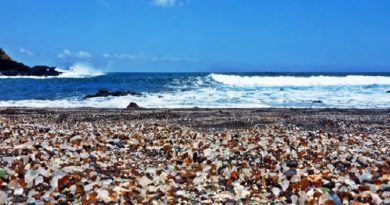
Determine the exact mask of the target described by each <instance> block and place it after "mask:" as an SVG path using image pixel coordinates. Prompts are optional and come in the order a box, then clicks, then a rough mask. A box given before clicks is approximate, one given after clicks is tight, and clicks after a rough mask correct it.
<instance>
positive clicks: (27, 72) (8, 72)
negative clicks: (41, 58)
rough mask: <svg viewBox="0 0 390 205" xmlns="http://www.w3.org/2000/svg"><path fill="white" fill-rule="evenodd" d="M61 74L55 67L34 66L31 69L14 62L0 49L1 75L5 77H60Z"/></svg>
mask: <svg viewBox="0 0 390 205" xmlns="http://www.w3.org/2000/svg"><path fill="white" fill-rule="evenodd" d="M60 74H61V72H58V71H56V70H55V68H54V67H48V66H42V65H40V66H34V67H32V68H31V67H29V66H27V65H24V64H23V63H19V62H16V61H14V60H12V59H11V58H10V57H9V56H8V55H7V54H6V53H5V52H4V51H3V50H2V49H0V75H5V76H58V75H60Z"/></svg>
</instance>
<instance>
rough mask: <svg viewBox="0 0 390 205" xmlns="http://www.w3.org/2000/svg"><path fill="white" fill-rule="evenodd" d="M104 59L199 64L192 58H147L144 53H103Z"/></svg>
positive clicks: (167, 56) (169, 56) (168, 56)
mask: <svg viewBox="0 0 390 205" xmlns="http://www.w3.org/2000/svg"><path fill="white" fill-rule="evenodd" d="M103 58H104V59H115V60H130V61H151V62H188V63H197V62H198V60H196V59H192V58H179V57H177V56H172V55H164V56H155V55H153V56H147V55H145V54H144V53H143V52H139V53H120V54H109V53H103Z"/></svg>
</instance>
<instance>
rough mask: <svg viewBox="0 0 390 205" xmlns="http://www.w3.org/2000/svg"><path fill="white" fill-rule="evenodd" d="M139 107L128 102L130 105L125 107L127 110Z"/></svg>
mask: <svg viewBox="0 0 390 205" xmlns="http://www.w3.org/2000/svg"><path fill="white" fill-rule="evenodd" d="M139 108H140V106H138V105H137V103H135V102H130V104H129V105H128V106H127V109H139Z"/></svg>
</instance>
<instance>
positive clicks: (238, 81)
mask: <svg viewBox="0 0 390 205" xmlns="http://www.w3.org/2000/svg"><path fill="white" fill-rule="evenodd" d="M209 76H210V77H211V78H212V79H213V80H214V81H216V82H219V83H223V84H225V85H230V86H249V87H257V86H259V87H260V86H266V87H278V86H338V85H348V86H353V85H374V84H376V85H390V77H389V76H363V75H348V76H310V77H294V76H239V75H224V74H210V75H209Z"/></svg>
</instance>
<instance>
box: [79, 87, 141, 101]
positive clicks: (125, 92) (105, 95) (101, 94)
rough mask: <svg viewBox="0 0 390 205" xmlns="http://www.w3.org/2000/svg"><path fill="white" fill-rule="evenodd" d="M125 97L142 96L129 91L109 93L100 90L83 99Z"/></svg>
mask: <svg viewBox="0 0 390 205" xmlns="http://www.w3.org/2000/svg"><path fill="white" fill-rule="evenodd" d="M126 95H133V96H138V97H141V96H142V94H140V93H136V92H131V91H114V92H110V91H108V90H105V89H101V90H99V91H98V92H97V93H96V94H94V95H87V96H85V97H84V99H88V98H97V97H109V96H114V97H119V96H126Z"/></svg>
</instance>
